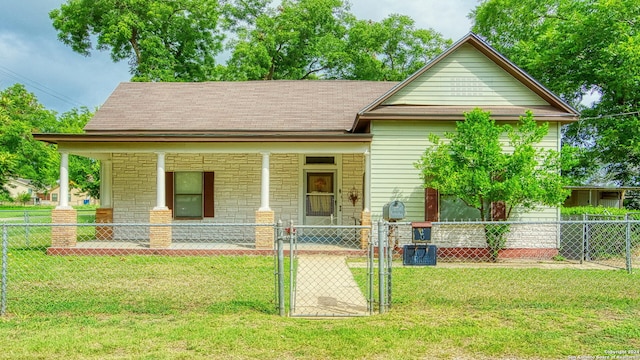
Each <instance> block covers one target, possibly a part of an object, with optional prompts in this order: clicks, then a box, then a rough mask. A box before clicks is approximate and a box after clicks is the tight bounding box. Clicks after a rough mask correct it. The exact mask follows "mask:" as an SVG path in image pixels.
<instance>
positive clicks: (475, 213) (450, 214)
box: [424, 188, 507, 221]
mask: <svg viewBox="0 0 640 360" xmlns="http://www.w3.org/2000/svg"><path fill="white" fill-rule="evenodd" d="M485 208H486V211H487V213H486V214H485V215H486V218H487V219H493V220H506V218H507V208H506V204H505V203H504V202H502V201H496V202H494V203H491V204H486V207H485ZM424 219H425V221H475V220H481V216H480V210H478V209H476V208H473V207H471V206H468V205H467V204H466V203H465V202H464V201H462V200H460V199H459V198H457V197H455V196H453V195H441V194H439V192H438V191H437V190H436V189H432V188H425V194H424Z"/></svg>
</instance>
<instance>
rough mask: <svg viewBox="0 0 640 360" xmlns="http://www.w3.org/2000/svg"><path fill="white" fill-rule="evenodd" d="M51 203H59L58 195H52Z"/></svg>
mask: <svg viewBox="0 0 640 360" xmlns="http://www.w3.org/2000/svg"><path fill="white" fill-rule="evenodd" d="M51 201H58V194H55V193H54V194H51Z"/></svg>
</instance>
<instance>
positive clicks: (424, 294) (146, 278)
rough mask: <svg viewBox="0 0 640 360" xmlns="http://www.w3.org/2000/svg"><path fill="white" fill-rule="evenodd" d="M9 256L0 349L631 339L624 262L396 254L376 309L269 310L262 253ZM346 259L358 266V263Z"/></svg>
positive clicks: (610, 345) (336, 352)
mask: <svg viewBox="0 0 640 360" xmlns="http://www.w3.org/2000/svg"><path fill="white" fill-rule="evenodd" d="M9 258H10V263H9V270H10V271H9V275H10V278H9V307H8V310H9V312H8V314H7V315H6V316H4V317H3V318H0V348H1V349H3V350H2V351H0V359H14V358H47V359H62V358H64V359H128V358H136V359H193V358H195V359H198V358H201V359H205V358H206V359H210V358H219V359H263V358H278V359H327V358H335V359H387V358H393V359H424V358H442V359H453V358H470V359H477V358H487V359H494V358H522V359H528V358H531V359H539V358H549V359H559V358H562V359H566V358H567V357H568V356H578V355H589V356H604V355H606V354H607V351H636V350H638V349H640V328H639V327H638V326H637V319H639V318H640V291H639V290H638V289H639V286H638V285H640V276H638V275H637V274H632V275H629V274H626V273H625V272H622V271H597V270H572V269H565V270H543V269H497V268H489V269H484V268H483V269H468V268H466V269H451V268H448V269H447V268H438V267H398V268H395V269H394V271H393V274H394V278H393V280H394V288H393V297H394V303H393V306H392V308H391V310H390V311H389V312H388V313H386V314H383V315H374V316H371V317H366V318H347V319H330V320H327V319H311V320H310V319H300V318H283V317H279V316H278V315H277V311H276V304H275V299H274V287H275V279H274V260H273V258H271V257H184V258H181V257H145V256H127V257H55V256H46V255H44V253H43V252H41V251H32V250H29V251H27V250H16V249H13V250H12V251H11V252H10V255H9ZM285 268H286V269H288V265H287V266H285ZM353 271H354V274H355V277H356V279H358V281H360V282H363V281H364V280H365V278H366V276H365V274H366V269H364V268H361V267H358V268H354V269H353ZM285 283H288V281H286V282H285Z"/></svg>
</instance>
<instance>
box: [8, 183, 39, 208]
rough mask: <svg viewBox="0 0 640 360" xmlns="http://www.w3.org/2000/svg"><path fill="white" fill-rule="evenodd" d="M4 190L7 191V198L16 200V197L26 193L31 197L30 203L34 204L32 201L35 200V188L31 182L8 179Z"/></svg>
mask: <svg viewBox="0 0 640 360" xmlns="http://www.w3.org/2000/svg"><path fill="white" fill-rule="evenodd" d="M5 188H6V189H7V190H8V191H9V196H10V197H11V198H12V199H16V198H17V197H18V195H20V194H23V193H27V194H29V195H31V201H30V202H31V203H34V201H35V200H34V199H36V198H37V196H36V194H37V191H38V190H37V188H36V187H35V186H34V185H33V183H32V182H31V180H28V179H21V178H15V179H10V180H9V182H8V184H7V185H6V186H5Z"/></svg>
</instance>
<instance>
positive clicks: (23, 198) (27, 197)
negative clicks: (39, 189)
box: [16, 191, 31, 206]
mask: <svg viewBox="0 0 640 360" xmlns="http://www.w3.org/2000/svg"><path fill="white" fill-rule="evenodd" d="M16 201H17V202H19V203H20V204H22V206H25V205H27V203H28V202H29V201H31V194H29V193H28V192H26V191H23V192H21V193H19V194H18V195H17V196H16Z"/></svg>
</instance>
